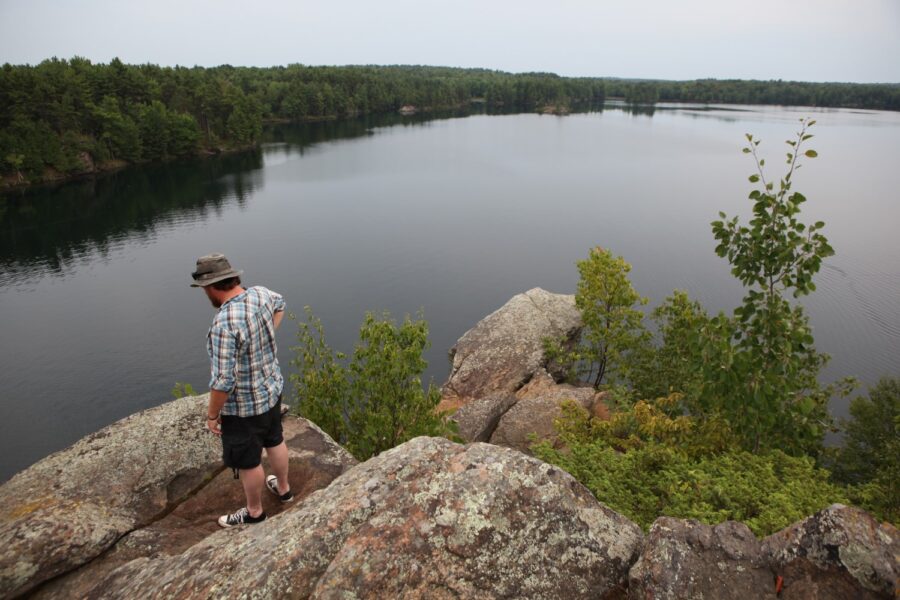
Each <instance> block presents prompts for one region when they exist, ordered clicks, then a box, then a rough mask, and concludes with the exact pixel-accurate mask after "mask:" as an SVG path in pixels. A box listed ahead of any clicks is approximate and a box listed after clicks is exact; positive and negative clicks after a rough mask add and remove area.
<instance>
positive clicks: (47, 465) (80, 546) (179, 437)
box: [0, 396, 222, 598]
mask: <svg viewBox="0 0 900 600" xmlns="http://www.w3.org/2000/svg"><path fill="white" fill-rule="evenodd" d="M206 401H207V397H206V396H200V397H188V398H181V399H179V400H175V401H174V402H169V403H167V404H164V405H162V406H159V407H157V408H152V409H149V410H145V411H143V412H140V413H137V414H135V415H132V416H130V417H127V418H125V419H122V420H121V421H118V422H116V423H113V424H112V425H110V426H108V427H106V428H104V429H102V430H100V431H98V432H97V433H95V434H93V435H90V436H88V437H86V438H83V439H81V440H79V441H78V442H76V443H75V444H74V445H72V446H71V447H69V448H67V449H65V450H62V451H60V452H57V453H56V454H52V455H51V456H48V457H47V458H45V459H43V460H41V461H40V462H38V463H36V464H34V465H33V466H31V467H29V468H28V469H26V470H25V471H23V472H21V473H19V474H17V475H16V476H14V477H13V478H12V479H10V480H9V481H8V482H6V483H5V484H3V485H2V486H0V506H2V507H3V510H2V511H0V596H2V597H4V598H8V597H13V596H16V595H19V594H22V593H24V592H27V591H28V590H30V589H32V588H34V587H35V586H36V585H38V584H39V583H41V582H43V581H46V580H48V579H51V578H53V577H55V576H57V575H59V574H60V573H64V572H66V571H69V570H71V569H73V568H75V567H77V566H79V565H81V564H84V563H86V562H88V561H89V560H91V559H93V558H94V557H96V556H97V555H99V554H100V553H101V552H103V551H105V550H106V549H107V548H109V547H110V546H112V545H113V544H114V543H115V542H116V540H118V539H119V538H120V537H122V536H123V535H124V534H126V533H127V532H129V531H131V530H133V529H135V528H138V527H140V526H142V525H144V524H147V523H150V522H151V521H153V520H155V519H157V518H158V517H159V516H160V515H162V514H164V513H165V512H166V511H167V510H168V509H169V507H171V506H172V505H173V504H174V503H176V502H177V501H179V500H180V499H181V498H184V497H185V496H187V495H189V494H190V493H191V492H193V491H194V490H195V489H196V488H197V487H198V486H200V485H201V484H203V483H205V482H207V481H209V480H210V479H211V478H212V477H213V476H214V475H216V474H217V473H218V472H219V471H221V470H222V462H221V449H220V443H219V440H218V439H217V438H216V437H215V436H213V435H212V434H210V433H209V432H208V431H207V430H206V427H205V423H204V415H205V412H204V411H205V405H206Z"/></svg>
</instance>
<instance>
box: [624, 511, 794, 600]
mask: <svg viewBox="0 0 900 600" xmlns="http://www.w3.org/2000/svg"><path fill="white" fill-rule="evenodd" d="M761 547H762V544H761V542H760V541H759V540H758V539H756V536H754V535H753V532H752V531H750V529H749V528H748V527H747V526H746V525H744V524H742V523H735V522H734V521H726V522H724V523H720V524H718V525H716V526H715V527H710V526H709V525H704V524H702V523H700V522H698V521H695V520H693V519H690V520H684V519H673V518H670V517H660V518H659V519H657V520H656V521H655V522H654V523H653V525H652V526H651V527H650V533H649V534H648V535H647V541H646V544H645V547H644V551H643V552H642V554H641V557H640V558H639V559H638V561H637V562H636V563H635V564H634V566H633V567H632V568H631V572H630V573H629V575H628V596H629V598H633V599H634V600H643V599H645V598H654V599H658V600H678V599H680V598H694V599H696V600H702V599H704V598H705V599H707V600H732V599H733V600H752V599H755V598H772V599H773V600H774V598H776V595H775V581H774V579H773V575H772V572H771V571H770V570H769V568H768V565H767V564H766V562H765V560H764V559H763V557H762V553H761Z"/></svg>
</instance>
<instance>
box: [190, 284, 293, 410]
mask: <svg viewBox="0 0 900 600" xmlns="http://www.w3.org/2000/svg"><path fill="white" fill-rule="evenodd" d="M283 310H284V298H282V297H281V295H280V294H276V293H275V292H273V291H271V290H267V289H266V288H264V287H252V288H249V289H247V290H244V291H243V292H242V293H240V294H238V295H237V296H235V297H234V298H231V299H230V300H228V301H227V302H226V303H225V304H223V305H222V306H221V308H219V312H218V313H216V318H215V319H213V324H212V327H210V328H209V334H207V341H206V349H207V352H209V361H210V366H211V371H212V376H211V378H210V380H209V387H210V389H213V390H218V391H220V392H228V400H227V401H226V402H225V406H224V407H222V414H223V415H237V416H239V417H250V416H253V415H260V414H263V413H265V412H266V411H268V410H269V409H270V408H272V407H273V406H275V403H276V402H277V401H278V397H279V395H281V390H282V389H283V388H284V379H283V378H282V376H281V368H280V367H279V366H278V357H277V353H278V347H277V346H276V345H275V323H274V321H273V317H274V315H275V313H276V312H279V311H283Z"/></svg>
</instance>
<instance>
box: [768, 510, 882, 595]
mask: <svg viewBox="0 0 900 600" xmlns="http://www.w3.org/2000/svg"><path fill="white" fill-rule="evenodd" d="M763 553H764V555H765V557H766V559H767V560H768V561H769V563H770V564H771V565H772V569H773V570H774V571H775V572H776V573H778V574H779V575H780V576H781V577H782V578H783V580H784V591H783V593H782V595H781V596H780V597H781V598H783V599H785V600H805V599H812V598H816V599H819V600H838V599H839V598H858V599H860V600H864V599H868V598H894V597H895V595H896V594H898V592H900V587H898V582H900V564H898V561H900V533H898V531H897V529H896V528H895V527H894V526H892V525H890V524H888V523H878V522H877V521H876V520H875V519H873V518H872V516H871V515H870V514H869V513H867V512H865V511H863V510H860V509H858V508H853V507H849V506H843V505H841V504H833V505H831V506H829V507H828V508H826V509H825V510H822V511H820V512H818V513H816V514H815V515H813V516H811V517H809V518H807V519H804V520H803V521H800V522H799V523H795V524H794V525H791V526H790V527H787V528H785V529H783V530H782V531H779V532H778V533H774V534H772V535H770V536H769V537H767V538H766V539H765V540H764V541H763Z"/></svg>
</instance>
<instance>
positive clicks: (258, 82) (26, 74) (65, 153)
mask: <svg viewBox="0 0 900 600" xmlns="http://www.w3.org/2000/svg"><path fill="white" fill-rule="evenodd" d="M607 97H621V98H624V99H625V100H626V101H628V102H632V103H641V104H652V103H654V102H657V101H673V102H679V101H691V102H724V103H749V104H755V103H761V104H795V105H796V104H802V105H810V106H847V107H859V108H873V109H886V110H900V86H898V85H860V84H830V83H828V84H822V83H798V82H781V81H777V82H765V81H716V80H703V81H688V82H673V81H629V80H616V79H601V78H571V77H560V76H558V75H554V74H552V73H519V74H512V73H504V72H501V71H492V70H487V69H459V68H449V67H427V66H346V67H312V66H305V65H301V64H292V65H288V66H279V67H267V68H257V67H233V66H230V65H223V66H219V67H214V68H203V67H191V68H188V67H160V66H158V65H152V64H143V65H126V64H124V63H122V61H120V60H119V59H113V60H112V61H110V62H109V63H108V64H93V63H92V62H91V61H89V60H87V59H85V58H79V57H75V58H72V59H70V60H65V59H57V58H52V59H48V60H45V61H43V62H41V63H40V64H38V65H34V66H32V65H11V64H4V65H3V67H2V68H0V177H2V178H4V179H5V181H6V182H7V183H14V184H15V183H27V182H34V181H40V180H42V179H52V178H60V177H65V176H67V175H72V174H77V173H81V172H87V171H93V170H96V169H98V168H104V167H105V166H109V165H118V164H126V163H139V162H146V161H161V160H167V159H171V158H178V157H184V156H192V155H196V154H198V153H204V152H206V153H208V152H219V151H222V150H228V149H233V148H241V147H248V146H252V145H255V144H256V143H257V142H258V140H259V137H260V135H261V130H262V124H263V122H264V121H266V120H271V121H305V120H313V119H334V118H347V117H353V116H357V115H361V114H379V113H391V112H396V111H397V110H398V109H400V108H401V107H402V106H404V105H413V106H416V107H418V108H420V109H439V108H451V107H461V106H468V105H470V104H471V103H473V102H474V103H479V104H482V105H484V106H485V107H486V108H487V109H488V110H490V111H495V110H496V111H499V110H502V111H533V110H540V109H542V108H545V107H547V106H551V107H556V108H565V109H566V110H568V109H569V108H576V107H579V106H584V105H590V104H593V103H598V102H602V101H603V100H604V99H605V98H607Z"/></svg>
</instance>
